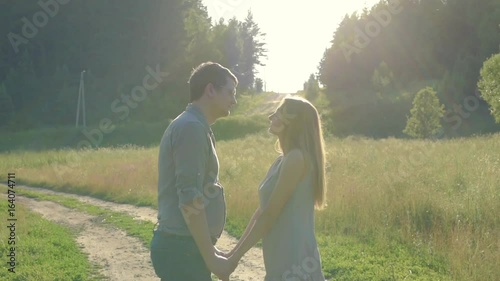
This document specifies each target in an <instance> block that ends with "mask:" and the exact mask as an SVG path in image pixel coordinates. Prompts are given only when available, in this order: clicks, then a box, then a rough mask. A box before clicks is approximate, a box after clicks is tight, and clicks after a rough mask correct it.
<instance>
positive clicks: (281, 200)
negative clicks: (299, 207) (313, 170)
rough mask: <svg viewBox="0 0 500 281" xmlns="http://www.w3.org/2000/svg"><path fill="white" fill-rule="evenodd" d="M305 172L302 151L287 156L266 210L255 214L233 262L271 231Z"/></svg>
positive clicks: (238, 246) (233, 257)
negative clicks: (253, 220)
mask: <svg viewBox="0 0 500 281" xmlns="http://www.w3.org/2000/svg"><path fill="white" fill-rule="evenodd" d="M304 170H305V163H304V157H303V155H302V152H301V151H300V150H292V151H291V152H290V153H288V154H287V155H286V156H285V158H284V159H283V163H282V165H281V170H280V174H279V176H278V182H277V183H276V187H275V189H274V190H273V192H272V194H271V198H269V201H268V203H267V205H266V206H265V207H264V208H262V209H260V208H259V209H258V210H257V211H256V212H255V214H254V217H255V222H254V223H253V225H250V224H249V228H250V229H249V230H248V231H247V232H248V233H247V235H246V236H245V237H242V239H240V241H239V242H238V245H237V247H235V249H234V250H233V251H232V252H233V254H232V255H231V257H230V260H231V261H232V262H235V261H238V260H240V259H241V257H243V255H244V254H245V253H246V252H247V251H248V250H250V248H252V247H253V246H254V245H255V244H256V243H257V242H258V241H259V240H260V239H261V238H262V237H264V236H265V235H266V234H267V232H268V231H269V230H270V229H271V227H272V225H273V224H274V222H275V221H276V219H277V218H278V217H279V215H280V214H281V211H282V210H283V207H284V206H285V204H286V203H287V202H288V199H290V196H291V195H292V194H293V192H294V191H295V189H296V188H297V185H298V183H299V182H300V180H301V178H302V176H303V174H304Z"/></svg>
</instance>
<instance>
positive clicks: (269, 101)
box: [247, 93, 291, 115]
mask: <svg viewBox="0 0 500 281" xmlns="http://www.w3.org/2000/svg"><path fill="white" fill-rule="evenodd" d="M290 95H291V94H281V93H272V94H269V96H267V97H266V99H265V100H264V102H263V103H262V104H261V105H260V106H259V107H257V108H255V109H253V110H251V111H250V112H248V114H247V115H256V114H258V115H262V114H264V115H267V114H271V113H272V112H273V111H274V110H275V109H276V107H278V105H279V103H280V102H281V100H283V99H284V98H285V97H287V96H290Z"/></svg>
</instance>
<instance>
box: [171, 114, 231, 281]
mask: <svg viewBox="0 0 500 281" xmlns="http://www.w3.org/2000/svg"><path fill="white" fill-rule="evenodd" d="M208 145H209V144H208V136H207V134H206V131H205V129H204V128H203V126H202V125H201V124H199V123H196V122H191V123H187V124H184V126H182V128H179V131H178V133H177V135H176V137H175V141H174V142H173V146H174V153H173V156H174V165H175V177H176V179H175V182H176V189H177V194H178V196H179V208H180V210H181V212H182V216H183V218H184V221H185V222H186V225H187V227H188V229H189V231H190V233H191V236H192V237H193V239H194V241H195V242H196V246H197V247H198V249H199V251H200V254H201V256H202V257H203V260H204V261H205V264H206V265H207V267H208V269H209V270H210V271H211V272H213V273H215V274H216V275H217V276H219V277H221V278H223V279H225V278H224V276H229V273H230V272H232V270H231V271H230V266H229V264H228V263H227V262H226V263H223V261H226V259H225V258H223V257H219V256H217V255H216V254H215V247H214V246H213V244H212V240H211V237H210V231H209V227H208V222H207V217H206V212H205V206H207V204H208V199H207V198H206V197H205V196H204V192H203V184H204V180H205V179H204V177H205V169H206V165H207V162H208V161H209V146H208Z"/></svg>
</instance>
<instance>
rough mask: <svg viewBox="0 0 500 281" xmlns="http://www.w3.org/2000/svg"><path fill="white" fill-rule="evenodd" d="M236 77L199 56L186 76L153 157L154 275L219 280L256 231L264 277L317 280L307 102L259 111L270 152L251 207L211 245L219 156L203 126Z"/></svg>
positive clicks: (318, 203) (317, 171) (314, 164)
mask: <svg viewBox="0 0 500 281" xmlns="http://www.w3.org/2000/svg"><path fill="white" fill-rule="evenodd" d="M237 84H238V79H237V78H236V77H235V76H234V74H233V73H231V71H230V70H229V69H227V68H225V67H223V66H221V65H220V64H217V63H213V62H205V63H202V64H201V65H199V66H198V67H196V68H195V69H194V70H193V72H192V73H191V77H190V78H189V87H190V101H191V102H190V103H189V104H188V106H187V108H186V110H185V111H184V112H182V113H181V114H180V115H179V116H178V117H177V118H176V119H175V120H173V121H172V122H171V123H170V125H169V126H168V128H167V129H166V130H165V133H164V134H163V137H162V139H161V143H160V152H159V157H158V176H159V177H158V223H157V227H156V228H155V230H154V235H153V238H152V241H151V260H152V263H153V267H154V269H155V272H156V274H157V275H158V276H159V277H160V278H161V280H162V281H211V280H212V279H211V273H214V274H215V275H216V276H217V277H218V278H219V279H221V280H223V281H229V276H230V274H231V273H232V272H233V271H234V270H235V269H236V267H237V266H238V262H239V260H240V259H241V258H242V257H243V255H244V254H245V253H246V252H247V251H248V250H249V249H250V248H252V247H253V246H254V245H255V244H256V243H257V242H258V241H259V240H261V239H262V251H263V256H264V265H265V269H266V277H265V281H278V280H280V281H281V280H296V281H299V280H300V281H302V280H304V281H305V280H308V281H324V280H325V278H324V276H323V273H322V271H321V259H320V255H319V251H318V246H317V242H316V238H315V233H314V209H315V207H317V208H321V207H322V206H323V205H324V200H325V192H326V183H325V168H324V167H325V157H324V149H323V136H322V130H321V122H320V118H319V115H318V112H317V110H316V108H315V107H314V106H313V105H312V104H311V103H309V102H308V101H307V100H305V99H302V98H291V97H290V98H288V97H287V98H285V99H284V100H283V101H282V102H281V104H280V105H279V106H278V108H277V109H276V111H275V112H274V113H273V114H271V115H270V116H269V120H270V127H269V132H270V133H271V134H273V135H275V136H277V138H278V143H279V148H280V149H279V150H280V154H279V155H278V157H277V159H276V160H275V161H274V163H272V165H271V167H270V168H269V170H268V172H267V175H266V176H265V178H264V179H263V180H262V182H261V184H260V186H259V187H258V195H259V202H260V204H259V206H258V208H257V210H256V211H255V213H254V214H253V216H252V218H251V220H250V222H249V223H248V226H247V227H246V229H245V232H244V234H243V235H242V237H241V239H240V240H239V242H238V244H237V245H236V246H235V247H234V249H233V250H231V251H230V252H228V253H223V252H221V251H220V250H219V249H217V247H216V246H215V245H216V242H217V239H218V238H219V237H220V236H221V234H222V231H223V229H224V224H225V220H226V203H225V198H224V190H223V187H222V185H221V184H220V183H219V160H218V158H217V153H216V150H215V139H214V136H213V134H212V130H211V128H210V125H211V124H213V123H214V122H215V121H216V120H217V119H218V118H220V117H225V116H227V115H229V113H230V110H231V108H232V107H233V106H234V105H235V104H236V86H237Z"/></svg>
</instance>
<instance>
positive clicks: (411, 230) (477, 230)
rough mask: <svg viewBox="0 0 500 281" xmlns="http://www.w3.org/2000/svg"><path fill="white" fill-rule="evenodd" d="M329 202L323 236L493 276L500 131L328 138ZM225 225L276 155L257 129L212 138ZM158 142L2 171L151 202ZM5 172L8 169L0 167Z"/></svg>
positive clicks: (22, 163)
mask: <svg viewBox="0 0 500 281" xmlns="http://www.w3.org/2000/svg"><path fill="white" fill-rule="evenodd" d="M326 147H327V154H328V174H327V177H328V178H327V180H328V196H327V200H328V207H327V208H326V209H325V210H323V211H321V212H317V216H316V228H317V229H316V231H317V233H318V234H320V235H335V234H342V235H352V236H356V237H358V238H360V239H365V240H369V241H372V242H375V243H377V244H379V245H384V244H389V243H391V242H393V241H398V242H401V243H404V244H406V245H410V246H411V247H413V248H414V249H415V250H416V252H419V251H420V252H424V253H432V254H435V255H438V256H442V257H444V258H445V259H446V260H447V262H448V264H449V272H450V274H451V275H452V278H453V279H456V280H478V281H479V280H481V281H483V280H498V278H499V276H500V270H499V269H498V264H500V249H499V246H500V235H499V233H500V231H499V230H500V229H499V226H500V216H499V215H500V135H498V134H497V135H493V136H484V137H475V138H468V139H456V140H446V141H438V142H431V141H414V140H399V139H385V140H371V139H363V138H346V139H333V138H332V139H328V140H327V143H326ZM217 148H218V153H219V160H220V163H221V169H220V178H221V181H222V183H223V184H224V186H225V188H226V196H227V201H228V215H229V216H228V219H229V223H228V227H231V228H233V230H234V231H235V232H238V231H241V230H242V228H243V227H244V226H245V224H246V222H247V220H248V219H249V217H250V216H251V214H252V212H253V211H254V210H255V208H256V207H257V205H258V196H257V187H258V185H259V183H260V181H261V180H262V178H263V177H264V176H265V173H266V171H267V168H268V167H269V166H270V165H271V163H272V162H273V160H274V159H275V157H277V153H276V152H275V151H274V139H273V138H272V137H269V136H268V135H264V134H263V135H254V136H250V137H246V138H244V139H237V140H231V141H220V142H218V144H217ZM157 155H158V150H157V149H156V148H148V149H144V148H140V147H124V148H115V149H99V150H93V151H83V152H75V151H72V150H65V151H57V150H54V151H45V152H30V153H28V152H16V153H10V154H1V156H0V157H1V160H0V169H1V170H3V171H8V172H16V177H17V178H18V179H21V180H23V181H25V182H27V183H31V184H35V185H43V186H51V187H54V188H55V189H62V190H67V191H72V192H79V193H86V194H93V195H97V196H100V197H103V198H107V199H110V200H114V201H119V202H130V203H135V204H146V205H153V206H155V205H156V183H157ZM0 176H1V177H3V178H5V177H6V173H5V175H0Z"/></svg>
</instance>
